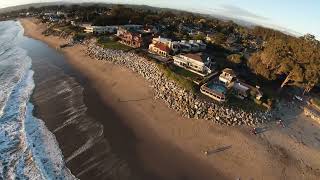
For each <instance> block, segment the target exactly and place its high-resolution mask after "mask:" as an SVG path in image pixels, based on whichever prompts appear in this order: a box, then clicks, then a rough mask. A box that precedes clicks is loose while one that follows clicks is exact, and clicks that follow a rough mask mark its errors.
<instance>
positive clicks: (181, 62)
mask: <svg viewBox="0 0 320 180" xmlns="http://www.w3.org/2000/svg"><path fill="white" fill-rule="evenodd" d="M173 60H174V61H173V62H174V64H175V65H177V66H180V67H182V68H185V69H187V70H189V71H192V72H194V73H196V74H199V75H201V76H206V75H208V74H210V73H211V72H212V70H211V66H212V65H213V63H212V60H211V58H210V57H209V56H207V55H206V54H203V53H195V54H192V53H189V54H180V55H176V56H174V57H173Z"/></svg>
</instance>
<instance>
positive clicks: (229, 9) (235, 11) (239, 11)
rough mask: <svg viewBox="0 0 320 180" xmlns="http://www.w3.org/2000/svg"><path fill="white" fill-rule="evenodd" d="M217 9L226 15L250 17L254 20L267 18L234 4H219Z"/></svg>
mask: <svg viewBox="0 0 320 180" xmlns="http://www.w3.org/2000/svg"><path fill="white" fill-rule="evenodd" d="M217 11H219V13H222V14H225V15H228V16H233V17H239V16H240V17H241V18H250V19H255V20H260V21H261V20H262V21H266V20H268V18H267V17H264V16H260V15H257V14H254V13H252V12H250V11H248V10H246V9H243V8H240V7H238V6H234V5H229V4H228V5H227V4H224V5H221V6H220V8H218V9H217Z"/></svg>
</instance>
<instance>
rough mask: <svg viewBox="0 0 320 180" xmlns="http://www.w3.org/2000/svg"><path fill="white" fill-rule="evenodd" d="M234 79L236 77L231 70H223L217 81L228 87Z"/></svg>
mask: <svg viewBox="0 0 320 180" xmlns="http://www.w3.org/2000/svg"><path fill="white" fill-rule="evenodd" d="M236 77H237V75H236V73H235V72H234V71H233V70H232V69H230V68H225V69H224V70H223V71H222V73H221V74H220V76H219V81H220V82H222V83H223V84H225V85H226V86H229V85H230V84H231V82H232V81H233V80H234V79H235V78H236Z"/></svg>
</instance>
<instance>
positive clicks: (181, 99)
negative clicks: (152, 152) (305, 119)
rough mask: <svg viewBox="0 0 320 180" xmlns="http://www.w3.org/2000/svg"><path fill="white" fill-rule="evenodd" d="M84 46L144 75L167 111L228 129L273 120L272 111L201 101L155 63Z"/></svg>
mask: <svg viewBox="0 0 320 180" xmlns="http://www.w3.org/2000/svg"><path fill="white" fill-rule="evenodd" d="M85 44H86V46H87V50H86V53H87V54H88V55H89V56H90V57H92V58H94V59H97V60H105V61H109V62H112V63H114V64H117V65H120V66H123V67H126V68H128V69H130V70H132V71H134V72H136V73H138V74H140V75H141V76H143V77H144V78H145V79H146V80H147V81H148V82H149V85H150V86H151V87H152V88H153V89H154V93H155V94H154V98H155V99H162V100H163V101H165V103H166V104H167V106H168V107H169V108H172V109H174V110H176V111H177V112H179V113H180V114H181V115H182V116H184V117H188V118H195V119H205V120H209V121H212V122H214V123H217V124H221V125H227V126H238V125H248V126H256V125H258V124H262V123H266V122H269V121H271V120H272V119H273V118H272V117H273V116H272V113H271V112H260V111H259V112H247V111H244V110H241V109H240V108H235V107H230V106H228V105H227V104H220V103H218V102H217V103H215V102H210V101H207V100H204V99H203V98H200V97H199V96H198V95H196V94H194V93H192V92H189V91H187V90H185V89H184V88H182V87H181V86H179V85H178V84H177V83H176V82H175V81H173V80H171V79H168V78H167V77H166V76H165V74H164V73H163V72H162V70H160V69H159V67H158V66H157V64H156V63H154V62H152V61H149V60H148V59H146V58H144V57H140V56H139V55H137V54H135V53H132V52H124V51H121V50H112V49H104V48H102V47H100V46H98V45H97V44H96V43H95V41H92V40H91V41H87V42H86V43H85Z"/></svg>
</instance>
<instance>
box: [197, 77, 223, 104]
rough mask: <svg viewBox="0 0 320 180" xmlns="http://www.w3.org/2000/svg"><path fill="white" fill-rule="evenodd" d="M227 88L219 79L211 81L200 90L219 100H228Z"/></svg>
mask: <svg viewBox="0 0 320 180" xmlns="http://www.w3.org/2000/svg"><path fill="white" fill-rule="evenodd" d="M227 91H228V90H227V88H226V87H225V86H224V84H222V83H221V82H218V81H210V82H208V83H206V84H204V85H202V86H201V87H200V92H201V93H202V94H204V95H206V96H208V97H210V98H212V99H214V100H216V101H218V102H225V101H226V100H227Z"/></svg>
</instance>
